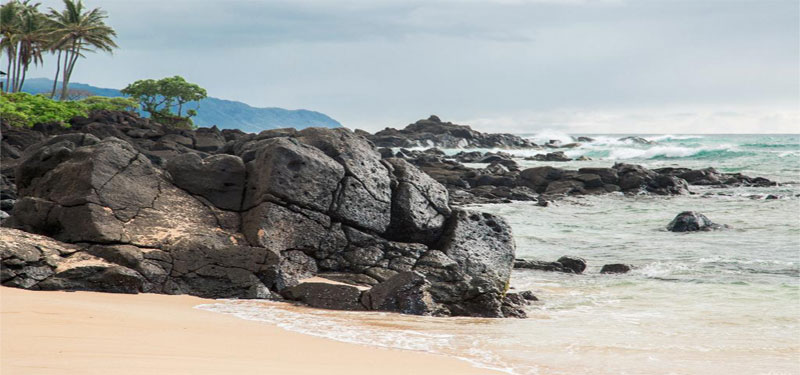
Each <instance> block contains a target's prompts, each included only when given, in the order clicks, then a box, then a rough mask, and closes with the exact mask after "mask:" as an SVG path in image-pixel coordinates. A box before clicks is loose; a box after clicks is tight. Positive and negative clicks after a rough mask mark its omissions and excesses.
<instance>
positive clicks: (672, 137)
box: [644, 134, 705, 142]
mask: <svg viewBox="0 0 800 375" xmlns="http://www.w3.org/2000/svg"><path fill="white" fill-rule="evenodd" d="M644 138H645V139H647V140H648V141H653V142H660V141H671V140H686V139H702V138H705V137H704V136H702V135H696V134H694V135H693V134H682V135H672V134H665V135H659V136H650V137H644Z"/></svg>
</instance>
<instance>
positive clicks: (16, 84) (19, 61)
mask: <svg viewBox="0 0 800 375" xmlns="http://www.w3.org/2000/svg"><path fill="white" fill-rule="evenodd" d="M21 57H22V56H20V55H19V54H17V63H16V67H14V92H17V91H19V75H20V70H21V68H22V58H21Z"/></svg>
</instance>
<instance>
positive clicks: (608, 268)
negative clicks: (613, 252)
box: [600, 263, 631, 273]
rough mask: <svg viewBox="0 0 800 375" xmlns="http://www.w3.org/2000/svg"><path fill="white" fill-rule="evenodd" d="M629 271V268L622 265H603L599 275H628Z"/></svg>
mask: <svg viewBox="0 0 800 375" xmlns="http://www.w3.org/2000/svg"><path fill="white" fill-rule="evenodd" d="M630 270H631V266H629V265H627V264H622V263H614V264H605V265H603V268H602V269H600V273H628V272H630Z"/></svg>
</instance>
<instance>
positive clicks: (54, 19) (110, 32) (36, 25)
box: [0, 0, 206, 128]
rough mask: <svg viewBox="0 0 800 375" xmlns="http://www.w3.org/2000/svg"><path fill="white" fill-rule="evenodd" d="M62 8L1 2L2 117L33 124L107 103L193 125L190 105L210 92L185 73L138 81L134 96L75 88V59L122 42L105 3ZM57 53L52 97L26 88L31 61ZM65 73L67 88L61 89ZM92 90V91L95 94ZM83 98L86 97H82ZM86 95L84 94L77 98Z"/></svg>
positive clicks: (73, 1)
mask: <svg viewBox="0 0 800 375" xmlns="http://www.w3.org/2000/svg"><path fill="white" fill-rule="evenodd" d="M63 2H64V9H63V10H61V11H58V10H55V9H53V8H50V9H49V11H48V12H47V13H42V12H40V11H39V5H40V4H39V3H31V0H9V1H8V2H6V3H5V4H3V5H2V6H0V57H1V56H3V55H5V57H6V61H7V64H6V65H7V68H6V73H7V76H6V79H5V82H0V87H2V90H0V91H2V93H3V95H1V96H0V103H2V107H0V109H2V111H0V115H2V120H3V122H4V123H9V124H13V125H17V126H32V125H33V124H36V123H40V122H59V123H62V124H66V123H67V121H68V120H69V119H70V118H72V117H74V116H79V115H87V114H88V113H89V112H91V111H94V110H101V109H115V110H135V109H136V107H138V106H139V105H141V108H142V110H143V111H145V112H147V113H149V114H150V117H151V118H152V119H153V120H155V121H157V122H160V123H162V124H164V125H167V126H173V127H180V128H191V127H193V124H192V120H191V117H192V116H195V115H197V110H196V108H195V109H189V110H187V111H185V113H184V108H183V107H184V105H185V104H187V103H189V102H197V101H199V100H201V99H204V98H205V97H206V90H205V89H203V88H202V87H200V86H198V85H196V84H193V83H189V82H186V80H185V79H183V78H182V77H180V76H174V77H168V78H163V79H160V80H152V79H147V80H140V81H136V82H134V83H132V84H130V85H128V87H126V88H125V89H123V90H122V93H123V94H125V95H128V96H131V97H132V98H131V99H128V98H101V97H94V96H89V97H87V96H88V95H87V93H84V92H79V91H80V90H70V88H69V81H70V78H71V77H72V73H73V71H74V70H75V65H76V63H77V62H78V60H79V59H80V58H81V57H85V56H84V54H85V53H86V52H95V51H104V52H109V53H111V52H112V51H113V50H114V48H117V44H116V43H115V42H114V38H115V37H116V36H117V33H116V31H114V29H113V28H111V27H109V26H107V25H106V24H105V19H106V18H107V15H106V12H105V11H103V10H102V9H101V8H94V9H87V8H86V7H85V6H84V4H83V1H82V0H63ZM47 53H51V54H53V55H55V56H57V60H56V64H55V66H56V72H55V79H54V80H53V87H52V89H51V90H50V93H49V98H50V99H53V98H58V99H59V100H60V101H61V102H55V101H53V100H50V99H48V98H47V97H45V96H42V95H29V94H23V93H20V91H21V90H22V87H23V85H24V83H25V77H26V74H27V72H28V68H29V67H30V65H31V64H33V65H38V64H42V63H43V61H44V57H43V56H44V55H46V54H47ZM59 77H60V79H61V81H60V82H61V90H60V93H59V95H56V91H57V88H58V82H59ZM89 95H90V94H89ZM81 98H83V99H81ZM76 99H80V100H76Z"/></svg>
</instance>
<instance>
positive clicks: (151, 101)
mask: <svg viewBox="0 0 800 375" xmlns="http://www.w3.org/2000/svg"><path fill="white" fill-rule="evenodd" d="M122 93H123V94H125V95H128V96H131V97H132V98H134V99H136V101H138V102H139V105H140V106H141V107H142V110H143V111H145V112H147V113H149V114H150V117H151V118H152V119H154V120H156V121H159V122H162V123H164V124H166V125H180V126H184V125H188V126H190V125H191V119H190V117H192V116H195V115H197V111H196V110H194V109H190V110H188V111H186V116H183V106H184V104H186V103H189V102H197V101H199V100H201V99H204V98H205V97H206V95H207V93H206V90H205V89H204V88H202V87H200V86H198V85H196V84H194V83H190V82H187V81H186V80H185V79H183V77H181V76H174V77H167V78H162V79H159V80H157V81H156V80H153V79H144V80H139V81H136V82H134V83H131V84H130V85H128V86H127V87H125V88H124V89H122ZM173 110H175V111H177V113H173Z"/></svg>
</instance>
